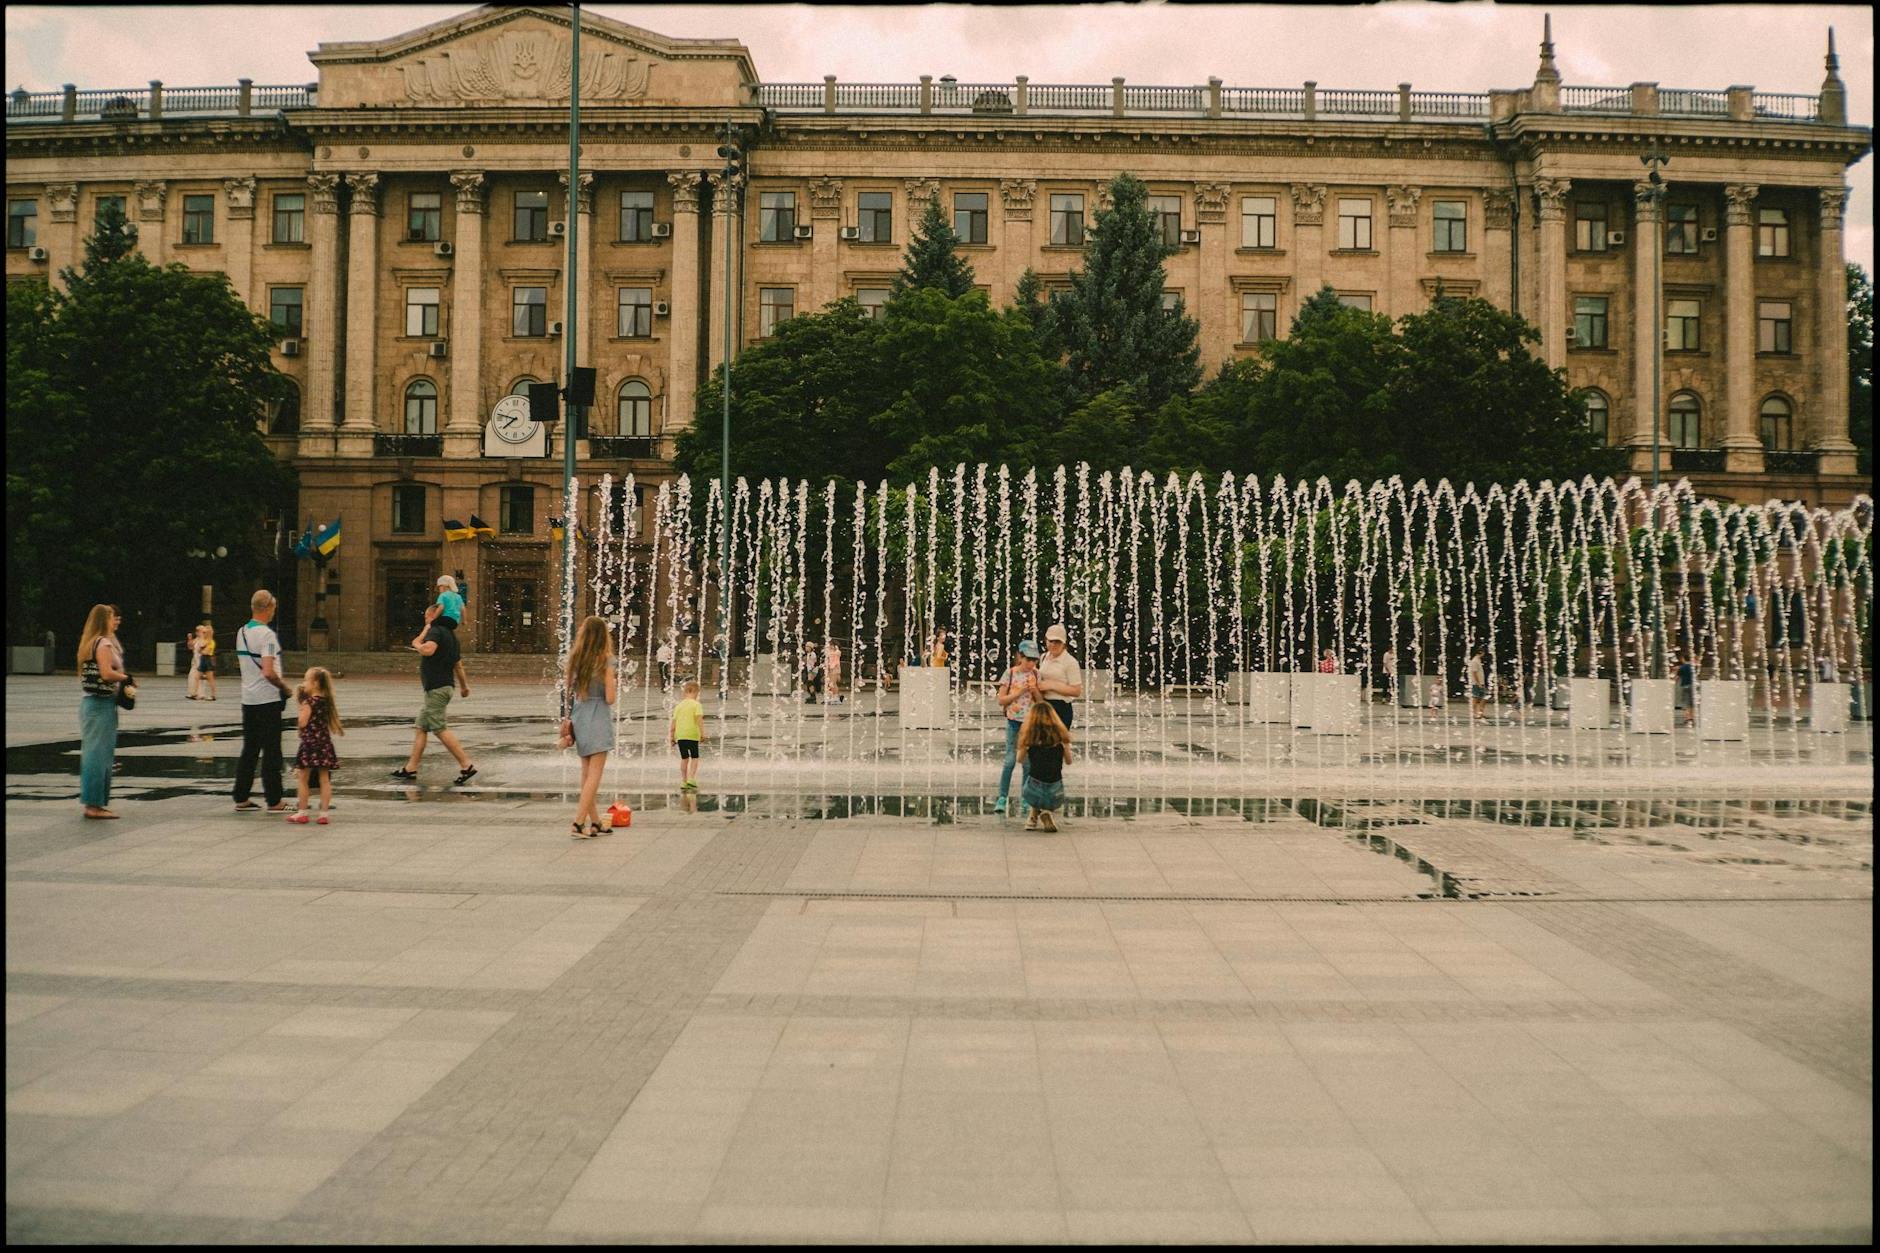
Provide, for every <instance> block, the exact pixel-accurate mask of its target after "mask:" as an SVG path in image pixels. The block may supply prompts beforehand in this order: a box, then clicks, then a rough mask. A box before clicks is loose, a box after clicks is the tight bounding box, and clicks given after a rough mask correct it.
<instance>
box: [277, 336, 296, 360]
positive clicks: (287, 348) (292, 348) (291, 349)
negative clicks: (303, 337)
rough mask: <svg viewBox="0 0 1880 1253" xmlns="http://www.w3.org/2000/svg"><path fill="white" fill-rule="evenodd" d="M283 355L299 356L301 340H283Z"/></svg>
mask: <svg viewBox="0 0 1880 1253" xmlns="http://www.w3.org/2000/svg"><path fill="white" fill-rule="evenodd" d="M281 355H282V356H283V357H298V356H299V355H300V341H299V340H297V339H284V340H282V341H281Z"/></svg>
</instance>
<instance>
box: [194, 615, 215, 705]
mask: <svg viewBox="0 0 1880 1253" xmlns="http://www.w3.org/2000/svg"><path fill="white" fill-rule="evenodd" d="M196 669H197V670H198V671H200V672H201V677H202V686H203V687H206V688H208V689H209V694H208V695H207V696H205V697H203V698H202V699H204V700H214V699H215V628H214V627H212V626H210V625H209V624H208V623H207V622H205V623H203V624H202V625H201V626H199V627H197V628H196Z"/></svg>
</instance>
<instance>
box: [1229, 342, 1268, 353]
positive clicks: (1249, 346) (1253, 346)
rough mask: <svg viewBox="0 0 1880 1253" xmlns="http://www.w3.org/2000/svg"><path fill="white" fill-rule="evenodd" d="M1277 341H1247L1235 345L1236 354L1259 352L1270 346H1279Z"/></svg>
mask: <svg viewBox="0 0 1880 1253" xmlns="http://www.w3.org/2000/svg"><path fill="white" fill-rule="evenodd" d="M1278 342H1279V340H1277V339H1262V340H1246V341H1243V342H1241V343H1238V344H1235V345H1234V351H1235V352H1257V351H1259V350H1260V349H1261V348H1264V347H1265V346H1266V345H1268V344H1277V343H1278Z"/></svg>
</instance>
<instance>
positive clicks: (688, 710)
mask: <svg viewBox="0 0 1880 1253" xmlns="http://www.w3.org/2000/svg"><path fill="white" fill-rule="evenodd" d="M704 739H705V707H704V706H703V705H701V704H699V700H698V680H697V679H687V680H686V683H685V698H684V699H683V700H681V701H680V702H679V703H678V704H677V705H674V706H673V707H672V724H671V725H670V726H669V727H667V729H666V742H667V743H668V744H672V745H675V746H676V747H677V748H678V750H679V790H680V791H681V792H696V791H698V749H699V745H700V744H701V743H703V742H704Z"/></svg>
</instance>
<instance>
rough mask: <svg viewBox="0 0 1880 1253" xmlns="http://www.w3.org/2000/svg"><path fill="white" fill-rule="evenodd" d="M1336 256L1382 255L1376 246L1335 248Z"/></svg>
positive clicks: (1333, 251)
mask: <svg viewBox="0 0 1880 1253" xmlns="http://www.w3.org/2000/svg"><path fill="white" fill-rule="evenodd" d="M1332 255H1333V256H1334V257H1375V256H1379V255H1381V254H1380V253H1379V252H1378V250H1377V249H1375V248H1334V249H1332Z"/></svg>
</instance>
